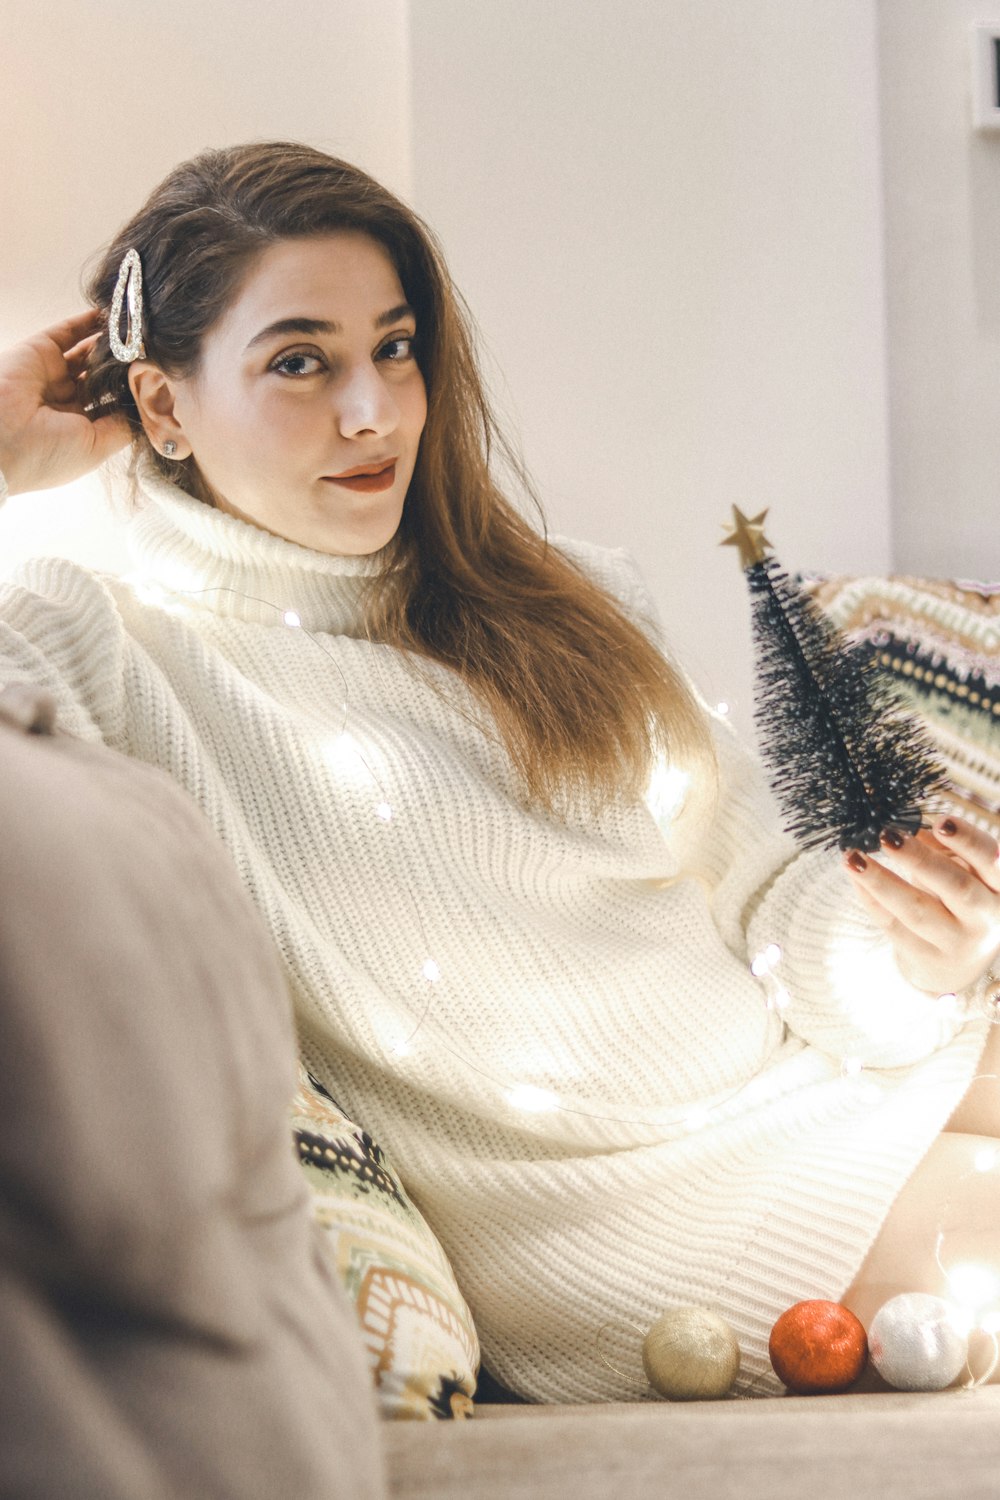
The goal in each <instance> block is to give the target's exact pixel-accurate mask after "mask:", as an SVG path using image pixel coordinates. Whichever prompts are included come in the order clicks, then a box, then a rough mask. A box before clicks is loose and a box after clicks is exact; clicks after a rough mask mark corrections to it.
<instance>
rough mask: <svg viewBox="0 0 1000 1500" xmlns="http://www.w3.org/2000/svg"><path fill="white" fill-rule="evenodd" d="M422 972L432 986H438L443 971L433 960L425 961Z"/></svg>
mask: <svg viewBox="0 0 1000 1500" xmlns="http://www.w3.org/2000/svg"><path fill="white" fill-rule="evenodd" d="M420 972H421V973H422V974H423V976H424V978H425V979H427V980H429V981H430V983H431V984H436V983H437V981H438V980H439V979H440V978H441V970H440V969H439V968H438V966H437V964H436V963H435V962H434V960H433V958H428V959H426V960H425V962H424V966H423V968H422V969H421V971H420Z"/></svg>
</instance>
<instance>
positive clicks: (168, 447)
mask: <svg viewBox="0 0 1000 1500" xmlns="http://www.w3.org/2000/svg"><path fill="white" fill-rule="evenodd" d="M176 452H177V444H176V443H175V442H174V440H173V438H167V440H166V442H165V443H164V445H163V456H164V457H165V458H173V456H174V454H175V453H176Z"/></svg>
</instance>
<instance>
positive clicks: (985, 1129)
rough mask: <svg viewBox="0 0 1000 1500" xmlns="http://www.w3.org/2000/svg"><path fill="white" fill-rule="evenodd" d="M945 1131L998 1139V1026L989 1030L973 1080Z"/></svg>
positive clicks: (999, 1039) (999, 1116)
mask: <svg viewBox="0 0 1000 1500" xmlns="http://www.w3.org/2000/svg"><path fill="white" fill-rule="evenodd" d="M945 1129H946V1130H957V1131H961V1132H962V1133H963V1134H965V1135H992V1136H1000V1026H991V1027H990V1034H989V1037H988V1039H987V1042H986V1050H985V1052H984V1053H983V1056H982V1061H981V1062H980V1064H979V1067H978V1068H977V1069H976V1078H975V1079H974V1081H973V1082H972V1083H971V1084H970V1085H969V1087H968V1089H967V1091H966V1094H965V1097H964V1098H963V1100H962V1102H961V1104H959V1106H958V1108H957V1109H956V1110H955V1113H954V1114H953V1115H952V1117H951V1119H950V1120H949V1121H948V1123H947V1125H946V1126H945Z"/></svg>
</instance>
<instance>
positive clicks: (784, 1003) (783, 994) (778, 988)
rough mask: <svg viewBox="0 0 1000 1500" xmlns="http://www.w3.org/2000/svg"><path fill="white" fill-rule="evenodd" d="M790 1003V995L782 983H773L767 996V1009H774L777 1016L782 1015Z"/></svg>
mask: <svg viewBox="0 0 1000 1500" xmlns="http://www.w3.org/2000/svg"><path fill="white" fill-rule="evenodd" d="M791 1003H792V997H791V995H790V994H789V993H788V991H787V990H786V989H785V986H784V985H783V984H779V985H775V987H774V989H773V990H772V991H771V993H770V994H769V995H768V997H767V1008H768V1010H776V1011H777V1012H778V1015H779V1016H782V1015H784V1013H785V1011H786V1010H787V1009H788V1007H789V1006H790V1005H791Z"/></svg>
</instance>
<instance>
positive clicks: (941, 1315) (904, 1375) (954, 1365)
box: [868, 1292, 969, 1391]
mask: <svg viewBox="0 0 1000 1500" xmlns="http://www.w3.org/2000/svg"><path fill="white" fill-rule="evenodd" d="M957 1325H958V1309H957V1308H956V1307H955V1305H954V1303H952V1302H948V1301H946V1300H945V1298H944V1297H932V1296H931V1295H930V1293H928V1292H904V1293H903V1294H902V1295H901V1296H899V1297H891V1298H890V1299H889V1301H888V1302H885V1303H883V1304H882V1306H881V1307H880V1308H879V1310H878V1312H877V1313H876V1314H875V1316H874V1318H873V1319H872V1323H871V1327H870V1328H869V1330H868V1352H869V1355H870V1358H871V1362H872V1364H873V1365H874V1366H875V1368H876V1369H877V1370H878V1372H879V1374H880V1375H881V1377H882V1379H883V1380H886V1381H888V1383H889V1384H890V1385H892V1386H895V1388H896V1390H897V1391H943V1390H944V1388H945V1386H948V1385H951V1383H952V1381H953V1380H954V1379H955V1377H956V1376H957V1375H959V1374H960V1373H961V1371H962V1369H963V1368H964V1366H965V1363H966V1361H967V1359H968V1357H969V1339H968V1335H967V1334H965V1333H962V1332H960V1331H959V1328H958V1326H957Z"/></svg>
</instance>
